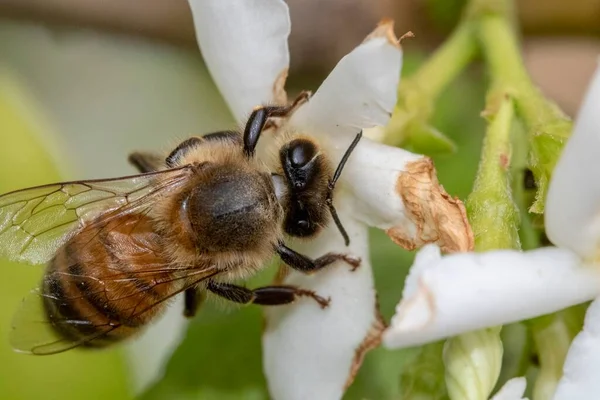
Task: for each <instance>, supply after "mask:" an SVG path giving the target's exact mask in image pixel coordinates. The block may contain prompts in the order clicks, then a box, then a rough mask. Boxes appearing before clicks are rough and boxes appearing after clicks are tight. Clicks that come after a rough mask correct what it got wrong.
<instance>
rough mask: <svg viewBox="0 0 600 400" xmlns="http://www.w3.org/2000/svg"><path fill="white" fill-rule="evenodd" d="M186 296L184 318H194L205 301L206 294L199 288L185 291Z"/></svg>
mask: <svg viewBox="0 0 600 400" xmlns="http://www.w3.org/2000/svg"><path fill="white" fill-rule="evenodd" d="M184 296H185V300H184V306H183V316H184V317H186V318H192V317H194V316H195V315H196V313H197V312H198V309H199V308H200V305H202V302H203V301H204V297H205V296H204V292H201V291H200V290H198V289H197V288H189V289H186V290H185V292H184Z"/></svg>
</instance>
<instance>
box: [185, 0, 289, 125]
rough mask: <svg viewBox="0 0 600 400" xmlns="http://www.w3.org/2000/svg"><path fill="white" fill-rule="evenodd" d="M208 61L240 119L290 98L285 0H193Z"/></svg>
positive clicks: (231, 106) (195, 17)
mask: <svg viewBox="0 0 600 400" xmlns="http://www.w3.org/2000/svg"><path fill="white" fill-rule="evenodd" d="M189 4H190V7H191V9H192V15H193V17H194V26H195V28H196V38H197V39H198V43H199V45H200V50H201V51H202V55H203V57H204V61H205V62H206V65H207V66H208V69H209V70H210V73H211V75H212V76H213V79H214V80H215V83H216V84H217V86H218V88H219V90H220V91H221V94H222V95H223V97H224V98H225V100H226V101H227V104H228V105H229V108H230V109H231V112H232V113H233V115H234V117H235V118H236V120H237V121H238V122H240V121H242V120H243V119H244V118H245V117H247V116H248V114H249V113H250V112H251V111H252V108H254V107H255V106H257V105H260V104H263V103H272V102H277V103H280V102H285V100H286V99H285V91H283V84H284V83H285V78H286V76H287V71H288V66H289V62H290V56H289V51H288V43H287V38H288V36H289V34H290V17H289V12H288V7H287V5H286V4H285V3H284V2H283V1H282V0H244V1H240V0H189Z"/></svg>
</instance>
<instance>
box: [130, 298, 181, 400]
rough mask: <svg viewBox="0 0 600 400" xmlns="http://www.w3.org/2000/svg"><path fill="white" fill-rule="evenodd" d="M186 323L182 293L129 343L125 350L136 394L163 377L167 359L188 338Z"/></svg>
mask: <svg viewBox="0 0 600 400" xmlns="http://www.w3.org/2000/svg"><path fill="white" fill-rule="evenodd" d="M187 325H188V322H187V319H186V318H185V317H184V316H183V296H181V295H180V296H177V297H176V298H175V300H174V301H173V303H172V304H170V306H169V308H168V309H167V311H166V312H165V314H164V315H163V316H162V317H160V319H159V320H158V321H156V322H155V323H153V324H152V325H150V326H149V327H148V328H147V329H146V330H145V331H144V332H143V333H142V335H141V336H140V337H138V338H136V339H134V340H133V341H132V342H131V343H129V344H128V345H127V347H126V349H125V350H126V356H127V362H128V364H129V365H130V366H131V368H129V373H130V374H131V379H132V380H133V389H134V392H135V393H138V394H139V393H142V392H143V391H144V390H146V389H148V388H149V387H150V386H151V385H152V384H154V383H155V382H157V381H158V380H159V379H161V378H162V377H163V374H164V369H165V366H166V364H167V362H168V361H169V359H170V358H171V355H172V354H173V352H174V351H175V349H176V348H177V346H179V344H180V343H181V341H182V340H183V338H184V337H185V332H186V328H187Z"/></svg>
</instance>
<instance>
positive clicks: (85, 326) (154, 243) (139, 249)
mask: <svg viewBox="0 0 600 400" xmlns="http://www.w3.org/2000/svg"><path fill="white" fill-rule="evenodd" d="M161 254H162V251H161V239H160V237H159V236H158V235H157V234H156V233H155V232H154V230H153V225H152V221H151V220H150V219H149V218H148V217H146V216H143V215H136V214H133V215H127V216H124V217H119V218H117V219H114V220H112V221H110V222H109V223H108V224H107V225H106V226H98V227H90V228H86V229H84V230H83V231H82V232H80V233H79V234H77V235H75V236H74V237H73V238H72V239H71V240H69V241H68V242H67V243H66V244H65V245H64V246H63V247H61V248H60V250H59V251H58V252H57V254H56V256H55V257H54V259H53V260H52V261H51V262H50V263H49V265H48V268H47V271H46V275H45V276H44V282H43V284H42V291H43V298H44V306H45V309H46V312H47V318H48V320H49V321H50V322H51V323H52V326H53V327H54V328H55V330H56V331H57V332H58V333H59V334H60V335H61V336H62V337H64V338H65V339H68V340H70V341H73V342H79V341H83V343H82V344H83V345H87V346H93V347H101V346H105V345H108V344H111V343H114V342H117V341H120V340H122V339H125V338H127V337H129V336H131V335H132V334H134V333H136V332H137V331H138V330H139V328H141V327H142V326H144V325H145V324H146V323H147V322H149V320H150V319H152V318H153V317H154V316H156V315H157V314H158V313H159V312H160V311H161V310H162V309H163V308H164V306H166V301H164V300H165V299H167V298H168V297H169V294H170V293H173V292H174V289H175V286H180V285H182V284H183V282H181V281H182V279H176V278H177V276H178V275H177V273H176V272H175V270H174V269H173V267H172V266H170V265H169V263H168V260H166V259H165V258H164V257H163V256H161Z"/></svg>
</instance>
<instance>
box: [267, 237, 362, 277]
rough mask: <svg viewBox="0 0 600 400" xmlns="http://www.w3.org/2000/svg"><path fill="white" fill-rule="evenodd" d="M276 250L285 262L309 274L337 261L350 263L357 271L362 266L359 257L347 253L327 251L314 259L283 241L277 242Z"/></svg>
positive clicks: (353, 269)
mask: <svg viewBox="0 0 600 400" xmlns="http://www.w3.org/2000/svg"><path fill="white" fill-rule="evenodd" d="M275 250H276V251H277V254H279V257H281V260H282V261H283V262H284V263H286V264H287V265H289V266H290V267H292V268H294V269H295V270H297V271H300V272H304V273H308V274H310V273H312V272H316V271H319V270H320V269H323V268H325V267H326V266H328V265H330V264H333V263H334V262H336V261H344V262H345V263H347V264H349V265H350V266H351V267H352V269H351V271H355V270H356V269H357V268H358V267H359V266H360V259H359V258H354V257H350V256H349V255H347V254H338V253H327V254H325V255H323V256H321V257H319V258H315V259H314V260H313V259H311V258H309V257H307V256H305V255H303V254H300V253H298V252H297V251H294V250H292V249H290V248H289V247H287V246H286V245H285V244H283V243H281V242H280V243H278V244H277V246H276V248H275Z"/></svg>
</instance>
